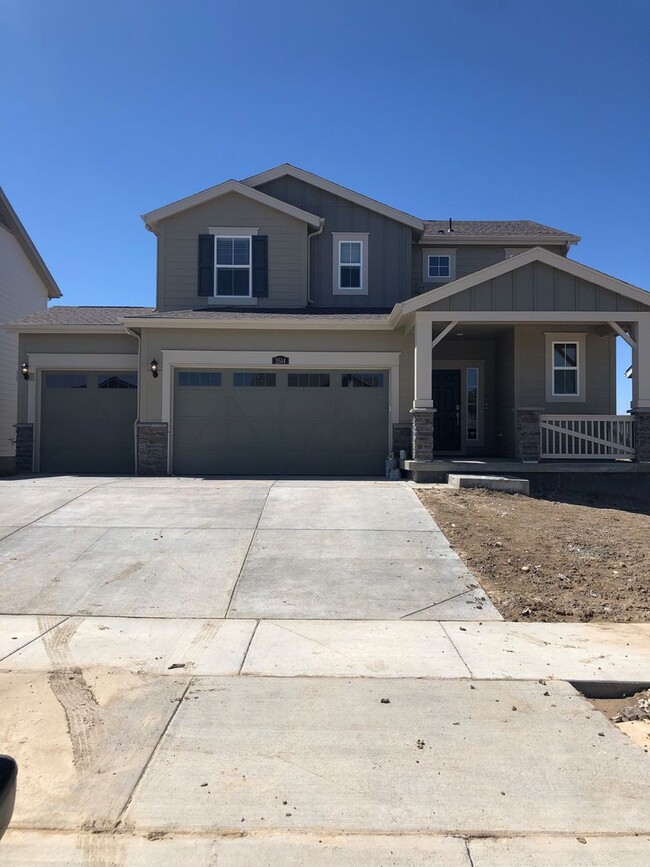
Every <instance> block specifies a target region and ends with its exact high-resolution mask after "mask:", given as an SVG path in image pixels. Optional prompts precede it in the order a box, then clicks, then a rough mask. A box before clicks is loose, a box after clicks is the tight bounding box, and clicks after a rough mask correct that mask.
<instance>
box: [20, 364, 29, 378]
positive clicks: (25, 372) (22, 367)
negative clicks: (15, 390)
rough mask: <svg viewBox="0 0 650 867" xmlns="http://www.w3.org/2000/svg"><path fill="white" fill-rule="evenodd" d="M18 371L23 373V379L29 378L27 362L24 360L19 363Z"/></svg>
mask: <svg viewBox="0 0 650 867" xmlns="http://www.w3.org/2000/svg"><path fill="white" fill-rule="evenodd" d="M20 372H21V373H22V375H23V379H29V364H27V362H26V361H23V363H22V364H21V365H20Z"/></svg>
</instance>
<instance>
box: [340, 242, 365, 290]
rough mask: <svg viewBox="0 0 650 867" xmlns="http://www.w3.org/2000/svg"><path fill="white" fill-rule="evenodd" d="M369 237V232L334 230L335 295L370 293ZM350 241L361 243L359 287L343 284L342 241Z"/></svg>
mask: <svg viewBox="0 0 650 867" xmlns="http://www.w3.org/2000/svg"><path fill="white" fill-rule="evenodd" d="M368 238H369V234H368V232H332V242H333V249H332V264H333V271H332V292H333V294H334V295H367V294H368ZM350 241H352V242H354V241H356V242H358V243H360V244H361V280H360V282H361V286H360V287H359V288H358V289H357V288H350V287H343V286H341V243H346V242H350ZM344 264H345V263H344Z"/></svg>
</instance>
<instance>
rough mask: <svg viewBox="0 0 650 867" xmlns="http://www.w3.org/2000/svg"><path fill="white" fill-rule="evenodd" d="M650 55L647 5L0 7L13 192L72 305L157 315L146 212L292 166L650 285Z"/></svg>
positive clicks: (0, 139) (558, 1)
mask: <svg viewBox="0 0 650 867" xmlns="http://www.w3.org/2000/svg"><path fill="white" fill-rule="evenodd" d="M649 39H650V4H649V3H648V2H647V0H619V2H614V0H455V2H449V0H444V2H438V0H430V2H428V3H418V4H410V3H405V2H382V0H375V2H366V0H361V2H355V0H348V2H341V0H327V2H323V3H320V4H317V3H311V4H306V3H305V2H304V0H275V2H268V0H249V2H246V3H243V2H236V0H128V2H127V0H111V2H110V3H100V2H82V0H56V2H52V0H0V74H1V76H2V87H1V89H0V91H1V92H0V109H1V113H0V117H1V118H2V121H1V124H2V129H1V130H0V184H1V185H2V186H4V188H5V190H6V192H7V194H8V196H9V198H10V200H11V201H12V203H13V205H14V207H15V208H16V210H17V212H18V214H19V216H20V217H21V219H22V220H23V222H24V223H25V225H26V227H27V229H28V231H29V232H30V234H31V236H32V238H33V239H34V241H35V242H36V244H37V246H38V247H39V249H40V251H41V253H42V254H43V256H44V258H45V260H46V262H47V263H48V265H49V267H50V269H51V271H52V272H53V274H54V276H55V278H56V279H57V281H58V282H59V285H60V286H61V288H62V290H63V292H64V299H63V303H66V304H134V305H135V304H153V303H154V280H155V267H154V253H155V241H154V237H153V236H152V235H150V234H149V233H147V232H146V231H145V229H144V226H143V224H142V222H141V220H140V218H139V214H141V213H144V212H145V211H148V210H151V209H153V208H156V207H159V206H161V205H164V204H166V203H168V202H170V201H173V200H174V199H178V198H180V197H182V196H185V195H189V194H191V193H194V192H196V191H198V190H200V189H203V188H205V187H209V186H212V185H213V184H216V183H219V182H220V181H222V180H225V179H227V178H230V177H235V178H240V177H245V176H246V175H249V174H253V173H255V172H258V171H261V170H263V169H265V168H268V167H270V166H273V165H276V164H278V163H281V162H285V161H286V162H292V163H294V164H296V165H299V166H301V167H303V168H306V169H309V170H311V171H314V172H316V173H317V174H321V175H324V176H325V177H328V178H331V179H332V180H334V181H337V182H339V183H342V184H345V185H347V186H350V187H353V188H354V189H357V190H359V191H361V192H363V193H366V194H367V195H370V196H373V197H375V198H377V199H380V200H382V201H384V202H387V203H389V204H391V205H394V206H396V207H398V208H402V209H403V210H406V211H409V212H411V213H413V214H416V215H418V216H420V217H424V218H441V219H446V218H447V217H449V216H452V217H454V218H456V219H463V218H465V219H521V218H528V219H533V220H538V221H540V222H543V223H548V224H550V225H552V226H557V227H559V228H561V229H566V230H568V231H571V232H575V233H577V234H579V235H581V236H582V237H583V241H582V243H581V244H580V245H579V246H578V247H577V248H574V250H573V252H572V256H573V258H575V259H578V260H579V261H582V262H585V263H587V264H589V265H592V266H594V267H596V268H599V269H601V270H603V271H606V272H608V273H610V274H614V275H615V276H618V277H621V278H622V279H624V280H628V281H630V282H632V283H636V284H637V285H641V286H645V287H648V286H650V243H649V240H650V217H649V212H650V183H649V180H648V162H649V159H650V145H649V142H650V137H649V133H650V121H649V98H648V94H649V92H650V51H649V50H648V45H649ZM626 361H627V357H626V355H625V354H622V355H621V358H620V364H621V366H623V365H625V363H626ZM627 400H628V398H627V396H626V395H625V394H624V395H623V400H622V403H623V408H624V407H625V406H626V405H627Z"/></svg>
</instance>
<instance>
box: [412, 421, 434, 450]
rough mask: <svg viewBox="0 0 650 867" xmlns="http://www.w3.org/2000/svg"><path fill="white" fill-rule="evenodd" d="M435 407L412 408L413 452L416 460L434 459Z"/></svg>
mask: <svg viewBox="0 0 650 867" xmlns="http://www.w3.org/2000/svg"><path fill="white" fill-rule="evenodd" d="M433 414H434V411H433V409H412V410H411V453H412V456H413V460H414V461H432V460H433Z"/></svg>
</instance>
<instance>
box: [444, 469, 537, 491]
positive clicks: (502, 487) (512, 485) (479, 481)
mask: <svg viewBox="0 0 650 867" xmlns="http://www.w3.org/2000/svg"><path fill="white" fill-rule="evenodd" d="M447 484H448V485H449V487H450V488H487V489H488V490H490V491H506V493H508V494H523V495H524V496H526V497H528V496H530V482H529V481H528V479H513V478H508V477H507V476H470V475H465V474H463V475H462V476H461V475H457V474H456V473H449V476H448V478H447Z"/></svg>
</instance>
